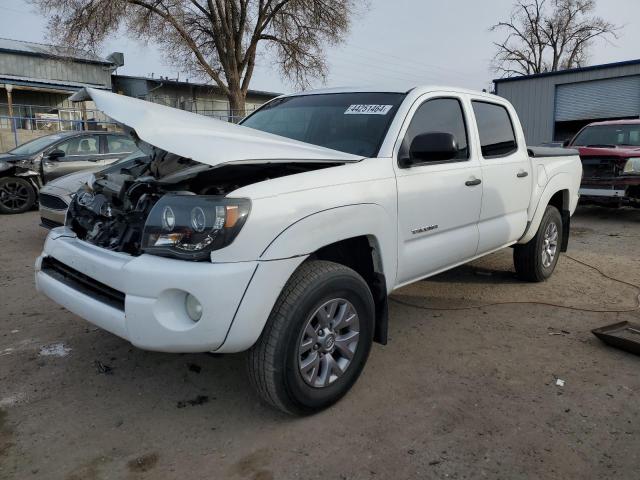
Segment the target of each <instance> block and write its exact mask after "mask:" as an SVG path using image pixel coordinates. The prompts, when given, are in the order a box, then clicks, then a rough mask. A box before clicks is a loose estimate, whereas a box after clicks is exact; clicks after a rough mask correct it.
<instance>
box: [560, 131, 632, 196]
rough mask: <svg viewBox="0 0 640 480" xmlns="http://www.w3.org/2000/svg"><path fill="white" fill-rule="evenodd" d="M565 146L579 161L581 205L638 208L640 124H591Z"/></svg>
mask: <svg viewBox="0 0 640 480" xmlns="http://www.w3.org/2000/svg"><path fill="white" fill-rule="evenodd" d="M567 146H569V148H573V149H576V150H578V152H579V153H580V158H581V160H582V168H583V170H584V174H583V178H582V185H581V187H580V198H581V202H582V203H593V204H598V205H606V206H610V207H621V206H625V205H626V206H632V207H636V208H639V207H640V120H612V121H607V122H596V123H591V124H589V125H587V126H586V127H584V128H583V129H582V130H580V131H579V132H578V133H577V135H576V136H575V137H574V138H573V139H571V140H570V141H569V142H567Z"/></svg>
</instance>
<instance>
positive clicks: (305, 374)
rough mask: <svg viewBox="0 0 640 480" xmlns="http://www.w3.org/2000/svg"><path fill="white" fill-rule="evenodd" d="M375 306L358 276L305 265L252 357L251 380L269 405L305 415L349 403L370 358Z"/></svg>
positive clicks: (334, 267)
mask: <svg viewBox="0 0 640 480" xmlns="http://www.w3.org/2000/svg"><path fill="white" fill-rule="evenodd" d="M374 308H375V307H374V303H373V297H372V295H371V291H370V290H369V287H368V286H367V284H366V282H365V281H364V280H363V279H362V277H361V276H360V275H358V274H357V273H356V272H355V271H353V270H351V269H350V268H347V267H345V266H343V265H340V264H337V263H333V262H327V261H308V262H305V263H303V264H302V265H301V266H300V267H299V268H298V269H297V270H296V271H295V272H294V274H293V275H292V276H291V278H290V279H289V281H288V282H287V284H286V285H285V287H284V289H283V291H282V293H281V294H280V297H279V298H278V300H277V302H276V304H275V306H274V307H273V310H272V312H271V315H270V316H269V319H268V321H267V324H266V325H265V328H264V331H263V332H262V335H261V336H260V339H259V340H258V342H257V343H256V344H255V345H254V346H253V347H252V348H251V350H249V352H248V355H247V359H248V370H249V378H250V380H251V383H252V384H253V386H254V387H255V389H256V390H257V392H258V393H259V394H260V396H261V397H262V399H263V400H265V401H266V402H267V403H269V404H271V405H272V406H274V407H276V408H279V409H280V410H283V411H285V412H287V413H291V414H297V415H305V414H310V413H314V412H317V411H319V410H322V409H324V408H327V407H328V406H330V405H332V404H334V403H335V402H337V401H338V400H339V399H340V398H342V397H343V396H344V395H345V394H346V393H347V392H348V391H349V389H350V388H351V386H352V385H353V384H354V383H355V382H356V380H357V379H358V377H359V375H360V373H361V372H362V369H363V368H364V365H365V363H366V361H367V357H368V356H369V351H370V350H371V344H372V341H373V330H374V328H373V327H374V317H375V313H374V312H375V310H374Z"/></svg>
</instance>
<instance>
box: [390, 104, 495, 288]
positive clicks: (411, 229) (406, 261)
mask: <svg viewBox="0 0 640 480" xmlns="http://www.w3.org/2000/svg"><path fill="white" fill-rule="evenodd" d="M470 108H471V106H470V104H469V102H468V99H467V97H466V96H465V95H459V94H454V93H451V94H449V93H437V94H434V93H431V94H427V95H425V96H423V97H421V98H420V99H419V100H418V101H416V103H415V104H414V105H413V106H412V108H411V110H410V112H409V115H408V117H407V120H406V121H405V123H404V125H403V128H402V130H401V132H400V138H399V140H400V141H401V142H398V144H399V145H398V144H397V145H396V155H395V160H396V161H395V162H394V168H395V169H396V178H397V185H398V277H397V284H404V283H408V282H411V281H413V280H416V279H418V278H423V277H426V276H429V275H431V274H433V273H436V272H438V271H440V270H443V269H445V268H447V267H449V266H452V265H455V264H457V263H461V262H463V261H465V260H467V259H470V258H472V257H473V256H474V255H475V253H476V249H477V246H478V218H479V215H480V205H481V203H482V188H483V186H482V183H481V179H482V171H481V169H480V161H479V152H478V151H477V150H476V149H475V148H473V146H472V142H471V138H472V136H471V134H470V131H471V130H470V128H469V125H470V124H471V122H472V118H473V117H472V115H471V112H470ZM434 132H441V133H451V134H453V135H454V136H455V138H456V140H457V143H458V148H459V153H458V155H457V156H456V158H454V159H453V160H447V161H438V162H431V163H421V164H414V165H411V166H409V167H402V166H400V164H399V163H398V158H399V156H400V155H402V151H403V150H405V151H406V149H407V148H408V147H409V146H410V145H411V141H412V140H413V138H414V137H415V136H417V135H420V134H424V133H434Z"/></svg>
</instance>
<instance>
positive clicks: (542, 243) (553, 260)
mask: <svg viewBox="0 0 640 480" xmlns="http://www.w3.org/2000/svg"><path fill="white" fill-rule="evenodd" d="M560 245H562V216H561V215H560V212H559V211H558V209H557V208H556V207H554V206H552V205H548V206H547V209H546V210H545V212H544V215H543V216H542V221H541V222H540V227H538V232H537V233H536V236H535V237H533V238H532V239H531V240H530V241H529V242H528V243H526V244H524V245H516V246H515V248H514V250H513V263H514V266H515V268H516V273H517V274H518V277H519V278H521V279H522V280H526V281H528V282H542V281H544V280H546V279H547V278H549V277H550V276H551V274H552V273H553V271H554V270H555V268H556V265H557V263H558V258H559V257H560Z"/></svg>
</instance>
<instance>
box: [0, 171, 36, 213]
mask: <svg viewBox="0 0 640 480" xmlns="http://www.w3.org/2000/svg"><path fill="white" fill-rule="evenodd" d="M35 203H36V191H35V190H34V189H33V185H31V184H30V183H29V182H28V181H27V180H25V179H24V178H19V177H2V178H0V213H4V214H14V213H24V212H26V211H28V210H31V208H33V205H34V204H35Z"/></svg>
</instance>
